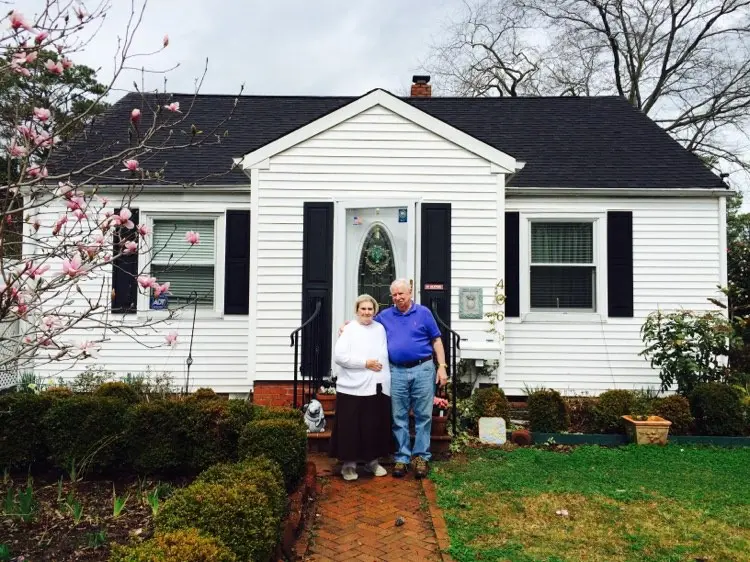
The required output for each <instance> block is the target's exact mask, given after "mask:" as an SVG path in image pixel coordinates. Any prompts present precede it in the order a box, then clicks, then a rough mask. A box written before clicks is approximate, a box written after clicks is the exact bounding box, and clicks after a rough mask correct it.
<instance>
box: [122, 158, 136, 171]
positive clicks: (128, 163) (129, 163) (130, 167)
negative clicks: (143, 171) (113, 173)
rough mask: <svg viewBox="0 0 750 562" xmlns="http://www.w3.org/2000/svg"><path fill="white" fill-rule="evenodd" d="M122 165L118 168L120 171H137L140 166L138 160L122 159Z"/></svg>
mask: <svg viewBox="0 0 750 562" xmlns="http://www.w3.org/2000/svg"><path fill="white" fill-rule="evenodd" d="M122 165H123V166H125V167H124V168H123V169H122V170H120V171H121V172H137V171H138V170H140V168H139V167H138V160H133V159H130V160H123V162H122Z"/></svg>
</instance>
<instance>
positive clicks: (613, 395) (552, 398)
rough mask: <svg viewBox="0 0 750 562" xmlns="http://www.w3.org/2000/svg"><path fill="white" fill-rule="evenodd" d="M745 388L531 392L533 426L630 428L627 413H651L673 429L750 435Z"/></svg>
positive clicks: (576, 429) (602, 429)
mask: <svg viewBox="0 0 750 562" xmlns="http://www.w3.org/2000/svg"><path fill="white" fill-rule="evenodd" d="M746 402H747V401H746V400H745V401H743V397H742V396H741V394H740V392H739V391H738V390H737V389H736V388H734V387H732V386H730V385H726V384H721V383H702V384H699V385H698V386H697V387H696V388H695V390H694V391H693V392H692V393H691V394H690V396H689V397H684V396H680V395H670V396H665V397H661V398H653V397H650V396H648V395H647V394H645V393H643V392H640V391H632V390H608V391H606V392H604V393H602V394H600V395H599V396H598V397H597V398H581V397H574V398H563V397H562V396H561V395H560V394H559V393H558V392H557V391H554V390H541V391H536V392H532V393H531V394H529V397H528V409H529V425H530V429H531V430H532V431H539V432H557V431H571V432H575V433H624V432H625V426H624V424H623V420H622V416H624V415H630V414H634V413H647V414H649V415H657V416H661V417H663V418H665V419H667V420H669V421H671V422H672V425H671V426H670V430H669V432H670V434H672V435H685V434H689V433H693V434H698V435H726V436H733V435H743V434H745V433H748V434H750V407H749V406H748V404H747V403H746Z"/></svg>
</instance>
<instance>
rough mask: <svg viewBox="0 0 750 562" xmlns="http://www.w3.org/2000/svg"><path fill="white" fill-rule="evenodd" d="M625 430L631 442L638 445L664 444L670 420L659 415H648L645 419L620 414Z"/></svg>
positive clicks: (670, 423)
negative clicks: (635, 418)
mask: <svg viewBox="0 0 750 562" xmlns="http://www.w3.org/2000/svg"><path fill="white" fill-rule="evenodd" d="M622 419H624V420H625V422H626V423H625V425H626V430H627V433H628V435H629V436H630V439H631V441H633V443H637V444H638V445H666V444H667V435H668V434H669V426H670V425H672V422H671V421H669V420H665V419H664V418H661V417H659V416H648V419H645V420H634V419H633V417H632V416H622Z"/></svg>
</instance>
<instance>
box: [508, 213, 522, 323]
mask: <svg viewBox="0 0 750 562" xmlns="http://www.w3.org/2000/svg"><path fill="white" fill-rule="evenodd" d="M519 219H520V215H519V214H518V213H505V316H506V318H517V317H519V316H520V315H521V299H520V284H521V281H520V266H519V263H518V262H519V251H520V246H521V243H520V241H519V238H518V229H519Z"/></svg>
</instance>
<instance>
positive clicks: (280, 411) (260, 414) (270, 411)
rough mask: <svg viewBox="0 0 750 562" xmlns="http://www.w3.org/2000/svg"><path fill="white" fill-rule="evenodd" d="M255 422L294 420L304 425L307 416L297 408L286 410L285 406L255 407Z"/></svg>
mask: <svg viewBox="0 0 750 562" xmlns="http://www.w3.org/2000/svg"><path fill="white" fill-rule="evenodd" d="M253 419H254V420H277V419H285V420H293V421H297V422H299V423H303V421H304V419H305V415H304V414H303V413H302V410H299V409H297V408H285V407H283V406H258V405H256V406H254V407H253Z"/></svg>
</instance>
